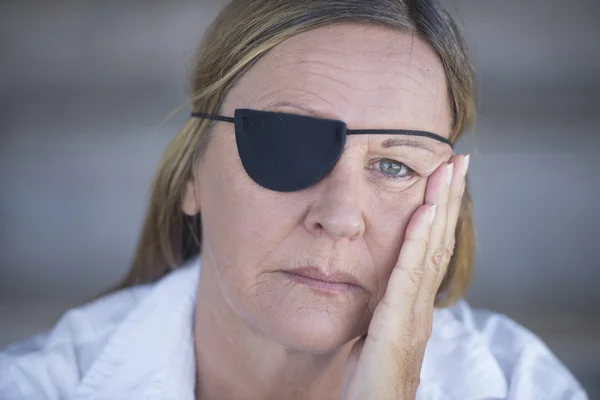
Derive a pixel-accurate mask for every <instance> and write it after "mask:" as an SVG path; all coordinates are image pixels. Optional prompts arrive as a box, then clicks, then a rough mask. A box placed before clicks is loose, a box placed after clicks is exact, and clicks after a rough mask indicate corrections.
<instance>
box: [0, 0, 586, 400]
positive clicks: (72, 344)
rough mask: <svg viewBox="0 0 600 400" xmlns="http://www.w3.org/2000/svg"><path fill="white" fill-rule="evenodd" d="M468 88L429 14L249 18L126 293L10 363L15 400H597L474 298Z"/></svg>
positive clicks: (393, 9)
mask: <svg viewBox="0 0 600 400" xmlns="http://www.w3.org/2000/svg"><path fill="white" fill-rule="evenodd" d="M473 79H474V78H473V72H472V68H471V65H470V63H469V60H468V57H467V54H466V51H465V47H464V45H463V41H462V39H461V37H460V36H459V34H458V32H457V30H456V28H455V25H454V23H453V21H452V19H451V18H450V17H449V16H448V14H447V13H446V12H445V11H443V10H442V9H441V7H440V6H439V5H438V4H437V3H435V2H434V1H431V0H427V1H426V0H421V1H401V0H370V1H358V0H346V1H330V0H304V1H302V2H299V1H296V0H257V1H243V0H234V1H233V2H232V3H231V4H229V6H228V7H227V8H225V10H224V11H223V12H222V13H221V14H220V15H219V17H218V18H217V19H216V21H215V22H214V24H213V25H212V27H211V29H210V30H209V32H208V34H207V35H206V38H205V41H204V43H203V46H202V48H201V51H200V53H199V57H198V63H197V66H196V69H195V70H194V75H193V93H194V95H193V99H192V100H193V108H194V112H193V114H192V116H191V118H190V120H189V122H188V123H187V125H186V126H185V127H184V129H183V130H182V131H181V132H180V134H179V135H178V136H177V137H176V138H175V139H174V141H173V142H172V143H171V145H170V147H169V148H168V150H167V152H166V154H165V156H164V159H163V161H162V163H161V165H160V167H159V170H158V175H157V177H156V181H155V184H154V189H153V194H152V199H151V203H150V207H149V211H148V215H147V218H146V222H145V225H144V228H143V231H142V235H141V239H140V243H139V246H138V249H137V253H136V256H135V259H134V262H133V267H132V269H131V271H130V273H129V275H128V277H127V278H126V280H125V281H124V283H123V284H122V287H121V288H120V289H121V290H119V291H116V292H115V293H113V294H110V295H108V296H105V297H103V298H101V299H99V300H97V301H95V302H93V303H91V304H88V305H86V306H83V307H81V308H78V309H75V310H71V311H69V312H68V313H67V314H66V315H65V316H64V317H63V319H62V320H61V321H60V322H59V323H58V324H57V326H56V327H55V328H54V329H53V330H52V331H51V332H50V333H49V334H47V335H44V336H39V337H37V338H34V339H32V340H30V341H28V342H26V343H23V344H19V345H15V346H13V347H11V348H9V349H7V350H6V351H5V352H4V353H3V354H2V355H1V356H0V394H1V395H2V396H0V397H2V398H8V399H66V398H69V399H71V398H74V399H194V398H195V399H334V398H339V399H361V400H362V399H414V398H419V399H490V398H502V399H504V398H510V399H537V398H551V399H584V398H586V395H585V393H584V391H583V390H582V388H581V387H580V386H579V384H578V383H577V382H576V381H575V379H574V378H573V377H572V376H571V374H570V373H569V372H568V371H567V370H566V369H565V367H564V366H563V365H562V364H561V363H560V362H559V361H558V360H557V359H556V358H555V357H554V356H553V355H552V354H551V353H550V351H549V350H548V349H547V348H546V347H545V346H544V344H543V343H542V342H541V341H540V340H539V339H537V338H536V337H535V336H534V335H532V334H531V333H529V332H527V331H526V330H525V329H524V328H522V327H519V326H518V325H516V324H515V323H514V322H512V321H510V320H508V319H507V318H505V317H503V316H499V315H494V314H489V313H483V312H479V311H474V310H471V309H470V308H469V307H468V305H467V304H466V303H465V302H464V301H461V300H460V299H461V298H462V296H463V295H464V293H465V290H466V288H467V284H468V281H469V277H470V274H471V269H472V266H473V248H474V237H473V223H472V216H471V206H470V200H469V196H468V190H466V186H467V185H466V173H467V167H468V162H469V157H468V155H467V156H465V155H459V154H455V153H454V152H453V150H452V144H453V143H455V142H456V140H457V139H458V138H459V137H460V135H461V132H463V131H464V129H465V128H466V127H467V126H468V125H469V123H470V122H471V120H472V119H473V114H474V105H473V104H474V102H473V98H474V87H473Z"/></svg>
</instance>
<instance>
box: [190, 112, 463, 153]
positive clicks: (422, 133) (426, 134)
mask: <svg viewBox="0 0 600 400" xmlns="http://www.w3.org/2000/svg"><path fill="white" fill-rule="evenodd" d="M191 116H192V117H196V118H206V119H210V120H213V121H223V122H231V123H234V122H235V118H232V117H225V116H222V115H213V114H205V113H200V112H193V113H192V114H191ZM346 133H347V134H348V135H369V134H371V135H409V136H423V137H428V138H430V139H433V140H437V141H438V142H442V143H445V144H447V145H449V146H450V147H454V146H453V144H452V142H451V141H450V140H448V139H446V138H445V137H443V136H440V135H436V134H435V133H431V132H425V131H416V130H412V129H346Z"/></svg>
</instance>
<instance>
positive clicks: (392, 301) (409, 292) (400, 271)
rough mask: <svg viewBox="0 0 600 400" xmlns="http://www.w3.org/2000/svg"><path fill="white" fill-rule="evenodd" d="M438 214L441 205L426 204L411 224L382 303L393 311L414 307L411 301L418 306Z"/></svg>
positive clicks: (419, 209)
mask: <svg viewBox="0 0 600 400" xmlns="http://www.w3.org/2000/svg"><path fill="white" fill-rule="evenodd" d="M436 213H437V206H435V205H432V204H425V205H422V206H421V207H419V208H418V209H417V210H416V211H415V212H414V214H413V215H412V217H411V219H410V221H409V222H408V225H407V227H406V232H405V235H404V242H403V243H402V247H401V249H400V254H399V255H398V261H397V262H396V265H395V266H394V269H393V270H392V274H391V275H390V279H389V281H388V286H387V288H386V291H385V294H384V296H383V298H382V300H381V302H383V303H384V304H386V305H387V306H389V307H391V308H393V309H396V308H397V307H399V306H401V305H402V306H408V307H411V304H410V303H411V301H412V302H413V303H414V299H415V298H416V295H417V292H418V290H419V287H420V286H421V280H422V277H423V267H422V266H423V262H424V258H425V254H426V253H427V247H428V241H429V236H430V230H431V224H432V221H433V220H434V219H435V215H436Z"/></svg>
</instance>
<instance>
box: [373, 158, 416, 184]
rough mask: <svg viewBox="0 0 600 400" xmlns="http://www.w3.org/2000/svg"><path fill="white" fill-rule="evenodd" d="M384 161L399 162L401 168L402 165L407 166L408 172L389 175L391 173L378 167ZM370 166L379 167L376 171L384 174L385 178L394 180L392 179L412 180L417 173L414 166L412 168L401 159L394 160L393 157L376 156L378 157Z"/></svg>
mask: <svg viewBox="0 0 600 400" xmlns="http://www.w3.org/2000/svg"><path fill="white" fill-rule="evenodd" d="M382 161H387V162H390V163H394V164H398V165H400V166H401V168H402V167H404V168H406V170H407V173H406V174H405V175H389V174H386V173H384V172H383V171H381V169H380V167H379V168H378V166H379V165H380V163H381V162H382ZM369 166H370V167H371V169H373V168H377V171H376V172H377V173H378V174H380V175H382V176H383V178H384V179H389V180H392V181H408V180H410V179H411V178H413V177H415V176H416V175H417V172H416V171H415V170H413V169H412V168H410V167H409V166H408V165H406V164H404V163H401V162H400V161H396V160H393V159H391V158H376V159H374V160H372V161H371V162H370V163H369Z"/></svg>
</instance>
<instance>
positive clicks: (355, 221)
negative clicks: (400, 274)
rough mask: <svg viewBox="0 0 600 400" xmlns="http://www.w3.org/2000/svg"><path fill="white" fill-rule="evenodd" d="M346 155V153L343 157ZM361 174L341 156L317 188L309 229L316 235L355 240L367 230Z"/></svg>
mask: <svg viewBox="0 0 600 400" xmlns="http://www.w3.org/2000/svg"><path fill="white" fill-rule="evenodd" d="M342 157H343V156H342ZM363 185H364V182H363V181H362V174H361V173H360V172H359V171H357V170H356V168H353V166H352V165H349V164H348V163H346V164H344V163H343V162H342V159H340V160H339V161H338V164H337V165H336V166H335V167H334V169H333V170H332V171H331V172H330V173H329V175H327V176H326V177H325V178H323V180H321V181H320V182H319V183H318V184H317V186H316V187H315V188H314V190H315V194H314V196H315V197H314V198H315V200H314V202H313V203H312V205H311V207H310V209H309V211H308V213H307V215H306V218H305V221H304V223H305V226H306V229H307V230H308V231H309V232H310V233H312V234H313V235H315V236H321V235H328V236H330V237H331V238H333V239H343V238H348V239H350V240H354V239H356V238H358V237H360V236H362V235H363V233H364V231H365V219H364V205H363V203H364V201H363V198H364V197H365V193H364V191H365V188H364V187H363Z"/></svg>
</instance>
